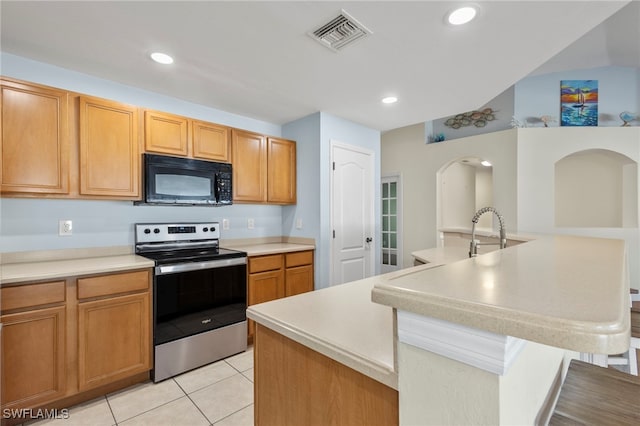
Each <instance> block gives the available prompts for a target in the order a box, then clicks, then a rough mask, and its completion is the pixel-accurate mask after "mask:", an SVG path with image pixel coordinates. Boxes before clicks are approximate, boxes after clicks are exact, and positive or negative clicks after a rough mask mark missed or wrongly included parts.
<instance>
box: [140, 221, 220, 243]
mask: <svg viewBox="0 0 640 426" xmlns="http://www.w3.org/2000/svg"><path fill="white" fill-rule="evenodd" d="M214 239H215V240H217V239H220V224H219V223H218V222H206V223H137V224H136V243H155V242H170V241H201V240H214Z"/></svg>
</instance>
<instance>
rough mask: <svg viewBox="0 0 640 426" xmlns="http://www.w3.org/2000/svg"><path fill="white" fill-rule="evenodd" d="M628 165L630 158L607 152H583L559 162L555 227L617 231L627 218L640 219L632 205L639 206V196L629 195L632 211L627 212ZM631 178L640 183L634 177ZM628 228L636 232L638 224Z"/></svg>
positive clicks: (556, 182) (628, 206) (557, 164)
mask: <svg viewBox="0 0 640 426" xmlns="http://www.w3.org/2000/svg"><path fill="white" fill-rule="evenodd" d="M628 162H629V159H628V158H627V157H624V156H622V155H620V154H617V153H614V152H612V151H607V150H589V151H581V152H578V153H575V154H571V155H569V156H567V157H565V158H563V159H561V160H560V161H558V162H557V163H556V165H555V214H556V218H555V225H556V226H557V227H585V228H586V227H605V228H607V227H609V228H614V227H622V226H623V217H625V216H626V217H629V218H631V217H637V216H638V212H637V210H635V211H632V207H635V206H633V205H632V202H631V201H633V202H635V204H636V205H637V199H638V196H637V194H636V195H634V194H632V193H629V191H627V196H628V197H629V199H630V200H629V201H630V202H629V203H626V206H627V208H628V210H629V211H627V212H625V211H623V206H624V205H625V203H623V191H624V188H625V185H624V181H623V177H624V173H623V167H624V165H625V164H626V163H628ZM634 164H635V163H634ZM629 165H630V166H632V165H633V164H629ZM628 178H629V179H636V177H635V175H633V176H632V174H631V173H628ZM636 181H637V179H636ZM629 186H630V185H627V187H629ZM627 225H628V227H633V228H635V227H637V225H638V224H637V222H635V223H628V224H627Z"/></svg>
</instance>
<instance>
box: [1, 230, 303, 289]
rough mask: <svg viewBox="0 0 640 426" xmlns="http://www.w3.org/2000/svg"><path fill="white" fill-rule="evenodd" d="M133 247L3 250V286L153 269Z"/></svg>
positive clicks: (265, 245)
mask: <svg viewBox="0 0 640 426" xmlns="http://www.w3.org/2000/svg"><path fill="white" fill-rule="evenodd" d="M278 239H279V238H278ZM227 243H228V244H227V245H225V247H228V248H231V249H234V250H240V251H245V252H247V254H248V255H249V256H260V255H265V254H277V253H287V252H295V251H303V250H314V249H315V246H314V245H313V244H307V243H294V242H277V241H270V240H268V239H267V241H260V240H256V241H252V240H242V241H240V242H239V243H236V244H234V243H235V241H234V240H229V241H227ZM132 250H133V248H132V247H129V246H122V247H91V248H85V249H64V250H43V251H32V252H15V253H3V254H2V262H3V263H2V264H1V265H0V285H1V284H16V283H28V282H32V281H41V280H48V279H59V278H65V277H71V276H78V275H90V274H101V273H110V272H119V271H127V270H133V269H140V268H152V267H153V266H154V262H153V261H152V260H149V259H146V258H144V257H142V256H137V255H135V254H133V253H132Z"/></svg>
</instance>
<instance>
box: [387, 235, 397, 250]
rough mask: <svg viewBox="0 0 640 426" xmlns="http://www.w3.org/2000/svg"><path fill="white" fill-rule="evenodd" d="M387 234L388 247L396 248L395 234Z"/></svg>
mask: <svg viewBox="0 0 640 426" xmlns="http://www.w3.org/2000/svg"><path fill="white" fill-rule="evenodd" d="M389 236H390V237H391V244H390V245H389V247H391V248H392V249H394V248H398V247H396V234H389Z"/></svg>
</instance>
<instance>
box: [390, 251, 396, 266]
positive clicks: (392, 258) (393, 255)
mask: <svg viewBox="0 0 640 426" xmlns="http://www.w3.org/2000/svg"><path fill="white" fill-rule="evenodd" d="M389 264H390V265H393V266H397V265H398V255H397V254H395V253H391V259H390V260H389Z"/></svg>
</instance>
